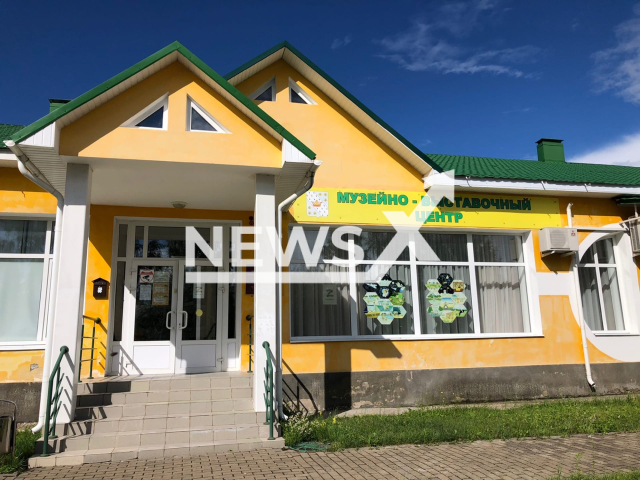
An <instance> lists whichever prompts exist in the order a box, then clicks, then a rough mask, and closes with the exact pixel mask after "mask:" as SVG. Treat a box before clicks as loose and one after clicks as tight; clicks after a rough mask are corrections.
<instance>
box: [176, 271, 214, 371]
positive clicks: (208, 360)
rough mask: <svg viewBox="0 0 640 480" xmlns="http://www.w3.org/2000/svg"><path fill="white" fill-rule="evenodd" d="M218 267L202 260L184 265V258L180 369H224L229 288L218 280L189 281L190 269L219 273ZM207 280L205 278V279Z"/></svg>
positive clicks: (178, 340) (178, 335) (178, 334)
mask: <svg viewBox="0 0 640 480" xmlns="http://www.w3.org/2000/svg"><path fill="white" fill-rule="evenodd" d="M216 271H217V268H216V267H214V266H212V265H210V264H209V265H207V264H206V263H205V264H202V265H196V266H195V267H187V266H184V262H181V268H180V279H181V284H180V289H179V300H178V304H179V308H178V318H179V322H178V324H177V325H178V327H177V331H176V367H175V368H176V372H179V373H200V372H216V371H220V370H221V368H222V363H223V360H224V358H223V356H222V351H221V348H220V345H221V342H220V339H221V336H222V319H223V318H226V317H225V313H224V305H225V303H226V302H225V301H224V299H225V288H224V286H222V285H220V284H215V283H205V282H204V281H202V282H196V283H187V281H186V277H187V273H190V272H192V273H196V275H195V277H196V279H198V277H199V274H206V273H215V272H216ZM203 280H204V279H203Z"/></svg>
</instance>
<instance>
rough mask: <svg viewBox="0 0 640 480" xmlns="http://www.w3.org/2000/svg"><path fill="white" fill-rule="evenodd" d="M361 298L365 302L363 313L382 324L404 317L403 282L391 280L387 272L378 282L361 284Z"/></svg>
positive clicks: (405, 312) (388, 323)
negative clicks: (362, 292)
mask: <svg viewBox="0 0 640 480" xmlns="http://www.w3.org/2000/svg"><path fill="white" fill-rule="evenodd" d="M363 288H364V291H365V292H367V293H365V294H364V297H363V300H364V303H365V304H366V307H365V310H364V314H365V315H366V316H367V317H368V318H376V319H377V320H378V322H380V323H381V324H382V325H390V324H391V323H392V322H393V320H394V319H396V318H404V316H405V315H406V314H407V311H406V310H405V308H404V307H403V306H402V305H403V304H404V293H403V292H404V289H405V284H404V283H403V282H402V281H401V280H393V279H392V278H391V277H390V276H389V274H388V273H386V274H385V275H384V277H382V278H381V279H380V280H379V281H378V283H365V284H364V285H363Z"/></svg>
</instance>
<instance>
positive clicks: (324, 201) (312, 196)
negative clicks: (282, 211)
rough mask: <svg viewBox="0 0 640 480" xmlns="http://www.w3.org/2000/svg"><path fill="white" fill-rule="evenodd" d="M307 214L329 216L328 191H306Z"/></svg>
mask: <svg viewBox="0 0 640 480" xmlns="http://www.w3.org/2000/svg"><path fill="white" fill-rule="evenodd" d="M307 215H308V216H310V217H328V216H329V193H328V192H307Z"/></svg>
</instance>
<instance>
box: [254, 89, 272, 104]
mask: <svg viewBox="0 0 640 480" xmlns="http://www.w3.org/2000/svg"><path fill="white" fill-rule="evenodd" d="M272 98H273V87H269V88H267V89H266V90H265V91H264V92H262V93H261V94H260V95H258V96H257V97H256V100H265V101H267V102H271V101H272V100H271V99H272Z"/></svg>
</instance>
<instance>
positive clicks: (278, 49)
mask: <svg viewBox="0 0 640 480" xmlns="http://www.w3.org/2000/svg"><path fill="white" fill-rule="evenodd" d="M287 51H289V52H290V54H288V53H287ZM289 55H293V56H294V57H297V59H298V60H299V62H298V61H295V62H293V61H294V59H293V58H291V57H289ZM280 59H283V60H284V61H286V62H287V63H289V64H290V65H291V66H292V67H293V68H295V69H296V70H298V71H299V72H300V73H302V74H303V75H305V71H303V70H307V74H306V75H305V76H306V77H307V79H309V80H310V81H311V82H312V83H315V84H316V86H317V87H318V88H320V90H322V91H323V92H324V93H325V94H326V95H328V96H329V97H330V98H332V100H334V101H335V102H336V103H337V104H338V105H340V106H341V107H342V108H344V109H345V110H346V111H352V110H353V107H355V108H357V109H359V110H360V111H361V112H362V113H364V115H363V116H362V119H357V120H358V121H360V123H362V125H363V126H364V127H365V128H367V129H368V130H370V131H371V132H372V133H373V134H374V135H376V136H377V137H378V138H379V139H380V140H381V141H382V142H383V143H385V144H386V145H388V146H389V147H390V148H391V149H392V150H394V151H395V152H396V153H398V154H399V155H400V156H401V157H402V158H404V159H405V160H406V161H407V162H408V163H409V164H411V165H412V166H413V167H414V168H416V169H417V170H418V171H420V172H421V173H423V174H424V173H427V172H426V171H428V170H431V169H434V170H435V171H437V172H440V171H442V170H441V168H440V167H439V166H438V165H437V164H436V163H435V162H434V161H433V160H431V159H430V158H429V157H428V156H427V155H426V154H424V153H423V152H422V151H421V150H420V149H418V148H417V147H416V146H415V145H413V144H412V143H411V142H409V141H408V140H407V139H406V138H405V137H403V136H402V135H400V133H398V132H397V131H396V130H395V129H394V128H392V127H391V126H390V125H389V124H388V123H387V122H385V121H384V120H382V118H380V117H379V116H378V115H376V114H375V113H373V112H372V111H371V110H370V109H369V108H368V107H367V106H365V105H364V104H363V103H362V102H360V100H358V99H357V98H356V97H354V96H353V95H352V94H351V93H349V92H348V91H347V90H346V89H345V88H344V87H343V86H342V85H340V84H339V83H338V82H337V81H336V80H334V79H333V78H332V77H331V76H329V75H328V74H327V73H326V72H325V71H324V70H322V69H321V68H320V67H318V66H317V65H316V64H315V63H313V62H312V61H311V60H309V58H307V57H306V56H305V55H304V54H302V52H300V51H299V50H298V49H297V48H295V47H294V46H293V45H291V43H289V42H288V41H287V40H283V41H282V42H280V43H278V44H276V45H274V46H273V47H271V48H270V49H268V50H266V51H265V52H263V53H261V54H260V55H258V56H257V57H255V58H253V59H252V60H249V61H248V62H246V63H245V64H243V65H241V66H240V67H238V68H236V69H235V70H233V71H231V72H229V73H228V74H226V75H225V77H224V78H225V79H227V80H228V81H229V82H230V83H231V84H232V85H237V84H239V83H240V82H242V81H244V80H245V79H246V78H249V77H250V76H252V75H254V74H255V73H257V72H259V71H260V70H262V69H264V68H266V67H268V66H269V65H271V64H272V63H275V62H276V61H278V60H280ZM292 62H293V63H292Z"/></svg>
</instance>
